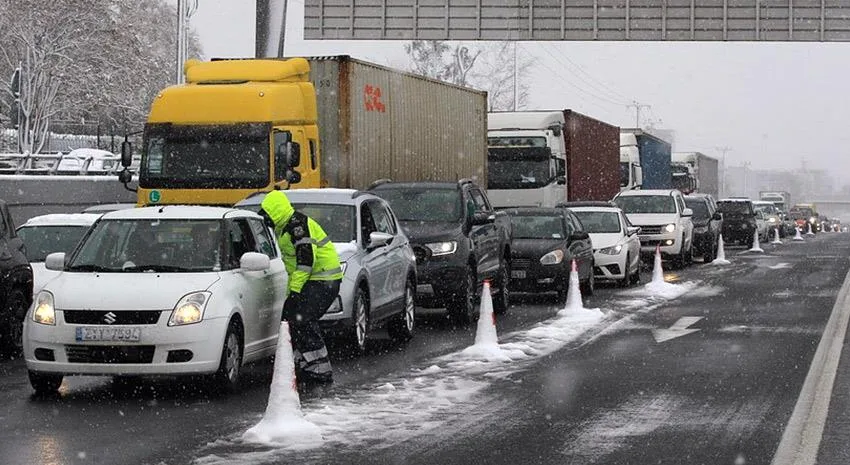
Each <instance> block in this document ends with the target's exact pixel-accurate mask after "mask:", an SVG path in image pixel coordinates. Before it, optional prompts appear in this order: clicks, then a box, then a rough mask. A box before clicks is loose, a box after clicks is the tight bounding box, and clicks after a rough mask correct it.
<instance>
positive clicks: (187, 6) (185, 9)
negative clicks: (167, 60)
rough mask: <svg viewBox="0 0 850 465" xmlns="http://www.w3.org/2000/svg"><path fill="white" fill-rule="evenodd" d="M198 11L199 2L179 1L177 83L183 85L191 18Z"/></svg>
mask: <svg viewBox="0 0 850 465" xmlns="http://www.w3.org/2000/svg"><path fill="white" fill-rule="evenodd" d="M196 11H198V0H177V69H176V70H175V71H176V78H177V79H175V81H176V82H177V84H183V83H184V82H185V78H184V76H183V65H184V64H185V63H186V60H187V59H188V58H189V18H191V17H192V15H194V14H195V12H196Z"/></svg>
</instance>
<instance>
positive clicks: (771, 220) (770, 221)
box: [767, 218, 776, 223]
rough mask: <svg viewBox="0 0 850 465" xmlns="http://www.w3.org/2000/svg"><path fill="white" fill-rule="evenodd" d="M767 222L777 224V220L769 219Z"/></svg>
mask: <svg viewBox="0 0 850 465" xmlns="http://www.w3.org/2000/svg"><path fill="white" fill-rule="evenodd" d="M767 222H768V223H776V218H768V219H767Z"/></svg>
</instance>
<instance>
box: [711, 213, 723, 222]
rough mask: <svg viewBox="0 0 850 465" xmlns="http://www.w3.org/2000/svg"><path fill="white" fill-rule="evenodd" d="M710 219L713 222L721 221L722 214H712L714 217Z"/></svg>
mask: <svg viewBox="0 0 850 465" xmlns="http://www.w3.org/2000/svg"><path fill="white" fill-rule="evenodd" d="M711 219H713V220H715V221H720V220H722V219H723V214H722V213H720V212H714V215H712V216H711Z"/></svg>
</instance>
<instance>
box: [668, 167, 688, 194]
mask: <svg viewBox="0 0 850 465" xmlns="http://www.w3.org/2000/svg"><path fill="white" fill-rule="evenodd" d="M670 171H671V174H672V180H673V189H679V190H680V191H682V192H684V193H689V192H691V191H692V190H693V189H692V188H691V177H690V176H688V168H687V167H685V166H677V165H673V166H671V167H670Z"/></svg>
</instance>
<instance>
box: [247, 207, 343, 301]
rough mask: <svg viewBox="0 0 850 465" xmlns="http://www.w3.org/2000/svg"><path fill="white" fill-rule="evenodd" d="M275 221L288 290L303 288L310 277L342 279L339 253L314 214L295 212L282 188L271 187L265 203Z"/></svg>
mask: <svg viewBox="0 0 850 465" xmlns="http://www.w3.org/2000/svg"><path fill="white" fill-rule="evenodd" d="M262 207H263V210H265V211H266V213H267V214H268V215H269V217H270V218H271V219H272V221H273V222H274V224H275V234H277V236H278V242H279V243H280V251H281V254H282V255H283V263H284V264H285V265H286V271H287V273H289V290H290V291H294V292H301V288H302V287H304V283H306V282H307V281H308V280H313V281H330V280H334V279H342V267H341V265H340V262H339V255H337V253H336V248H335V247H334V245H333V243H332V242H331V240H330V238H329V237H328V235H327V234H325V231H324V230H323V229H322V227H321V226H319V224H318V223H316V222H315V221H313V219H312V218H309V217H307V215H304V214H303V213H300V212H296V211H295V209H294V208H293V207H292V204H290V203H289V199H288V198H287V197H286V194H284V193H283V192H281V191H272V192H269V193H268V194H267V195H266V198H265V199H263V203H262Z"/></svg>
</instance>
